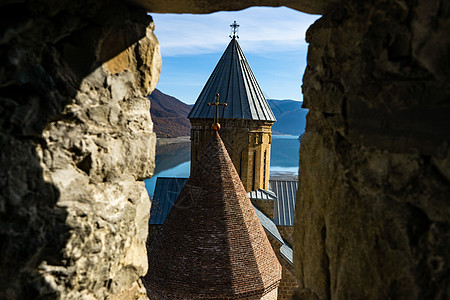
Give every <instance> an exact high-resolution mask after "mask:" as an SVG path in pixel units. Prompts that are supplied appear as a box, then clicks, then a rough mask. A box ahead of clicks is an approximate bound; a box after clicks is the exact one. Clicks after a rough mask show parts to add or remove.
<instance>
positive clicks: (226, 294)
mask: <svg viewBox="0 0 450 300" xmlns="http://www.w3.org/2000/svg"><path fill="white" fill-rule="evenodd" d="M280 279H281V266H280V264H279V262H278V260H277V258H276V256H275V254H274V252H273V249H272V247H271V245H270V243H269V241H268V239H267V237H266V235H265V233H264V229H263V228H262V226H261V223H260V222H259V220H258V217H257V216H256V213H255V210H254V209H253V206H252V204H251V202H250V200H249V198H248V196H247V193H246V191H245V189H244V186H243V185H242V183H241V181H240V179H239V176H238V174H237V172H236V170H235V168H234V166H233V163H232V161H231V159H230V157H229V155H228V153H227V151H226V149H225V146H224V144H223V142H222V140H221V139H220V137H219V135H218V133H217V132H214V135H213V137H212V140H211V142H210V143H209V144H208V146H207V147H206V148H205V151H204V152H203V154H202V156H201V158H200V159H199V160H198V163H197V164H196V165H195V168H194V170H193V171H192V173H191V176H190V178H189V179H188V181H187V182H186V184H185V186H184V188H183V190H182V191H181V193H180V195H179V197H178V199H177V201H176V202H175V204H174V207H173V208H172V210H171V211H170V213H169V215H168V216H167V219H166V221H165V222H164V224H163V225H162V229H161V232H160V234H158V235H157V236H156V237H155V239H154V240H153V242H152V243H151V246H150V250H149V272H148V274H147V275H146V276H145V278H144V283H145V285H146V288H147V290H148V291H149V293H150V294H151V295H154V296H156V297H157V298H162V299H183V298H188V299H198V298H201V299H239V298H246V299H259V298H260V297H261V296H263V295H265V294H267V293H268V292H270V291H271V290H273V289H274V288H276V287H277V286H278V283H279V281H280Z"/></svg>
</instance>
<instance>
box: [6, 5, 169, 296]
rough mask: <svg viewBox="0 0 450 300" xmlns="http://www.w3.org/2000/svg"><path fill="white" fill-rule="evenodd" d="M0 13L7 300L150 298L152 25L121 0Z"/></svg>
mask: <svg viewBox="0 0 450 300" xmlns="http://www.w3.org/2000/svg"><path fill="white" fill-rule="evenodd" d="M0 11H1V15H2V18H0V22H1V27H0V28H1V35H0V36H1V39H0V45H1V46H0V47H1V48H0V54H1V55H0V59H1V67H0V115H1V118H0V124H1V129H0V148H1V150H0V164H1V166H2V167H1V168H0V220H1V221H0V244H1V247H0V257H1V260H0V269H1V272H0V298H1V299H36V298H39V299H44V298H45V299H53V298H59V299H104V298H106V297H108V296H111V295H114V294H117V295H119V296H118V298H121V299H123V298H122V296H123V295H129V294H130V293H131V294H133V295H134V296H133V297H145V290H144V292H143V289H142V286H141V285H140V284H139V281H138V280H139V276H141V275H144V274H145V273H146V270H147V259H146V252H145V240H146V236H147V223H148V214H149V209H150V203H149V200H148V196H147V193H146V191H145V188H144V184H143V182H140V181H139V180H140V179H142V178H144V177H149V176H151V174H152V172H153V167H154V166H153V160H154V158H153V156H154V144H155V136H154V134H153V133H152V122H151V119H150V115H149V101H148V100H147V99H146V98H145V96H146V95H147V94H149V93H150V92H151V91H152V90H153V89H154V87H155V85H156V82H157V80H158V78H159V72H160V66H161V61H160V54H159V44H158V41H157V40H156V38H155V36H154V35H153V26H154V25H153V22H152V19H151V17H149V16H147V14H146V12H145V11H144V10H142V9H138V8H133V7H128V6H125V5H123V4H122V3H121V2H115V1H95V2H91V1H75V2H74V1H70V2H69V1H60V2H59V1H58V2H53V1H7V4H1V5H0ZM127 289H129V290H130V291H129V292H127V291H125V290H127ZM120 295H122V296H120ZM111 297H112V298H114V297H113V296H111Z"/></svg>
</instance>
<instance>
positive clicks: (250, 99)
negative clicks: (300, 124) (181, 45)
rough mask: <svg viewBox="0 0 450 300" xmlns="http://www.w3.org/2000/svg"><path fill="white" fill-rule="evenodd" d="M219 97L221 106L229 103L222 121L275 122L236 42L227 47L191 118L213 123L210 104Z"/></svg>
mask: <svg viewBox="0 0 450 300" xmlns="http://www.w3.org/2000/svg"><path fill="white" fill-rule="evenodd" d="M216 93H219V94H220V102H226V103H227V106H226V107H225V109H220V112H219V118H220V119H247V120H261V121H273V122H275V121H276V119H275V116H274V114H273V112H272V110H271V109H270V106H269V104H268V103H267V100H266V98H265V97H264V94H263V92H262V91H261V88H260V87H259V85H258V82H257V81H256V78H255V75H253V72H252V70H251V68H250V65H249V64H248V62H247V59H246V58H245V56H244V52H242V49H241V47H240V46H239V43H238V42H237V40H236V39H235V38H233V39H232V40H231V42H230V43H229V44H228V47H227V49H226V50H225V52H224V53H223V55H222V57H221V58H220V60H219V62H218V63H217V65H216V67H215V69H214V71H213V72H212V74H211V76H210V77H209V79H208V81H207V82H206V84H205V86H204V88H203V90H202V92H201V93H200V95H199V96H198V99H197V101H196V102H195V104H194V107H192V110H191V111H190V113H189V115H188V118H189V119H201V118H206V119H213V118H214V110H213V109H211V108H210V107H209V106H208V103H209V102H214V99H215V95H216Z"/></svg>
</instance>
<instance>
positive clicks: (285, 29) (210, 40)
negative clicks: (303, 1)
mask: <svg viewBox="0 0 450 300" xmlns="http://www.w3.org/2000/svg"><path fill="white" fill-rule="evenodd" d="M151 15H152V16H153V18H154V21H155V25H156V29H155V34H156V35H157V37H158V39H159V41H160V44H161V53H162V55H163V56H166V57H167V56H179V55H190V54H192V55H194V54H195V55H198V54H206V53H216V52H219V53H221V52H223V50H224V49H225V46H226V45H227V44H228V42H229V40H230V39H229V37H228V35H229V34H230V24H231V23H232V22H233V21H234V20H236V21H237V22H238V24H240V27H239V36H240V39H239V43H240V44H241V46H242V48H243V50H244V52H246V53H255V54H264V53H265V52H287V51H298V50H299V49H300V48H306V42H305V32H306V29H307V28H308V27H309V26H310V25H311V24H312V23H313V22H314V21H315V20H316V19H317V18H318V17H319V16H316V15H307V14H303V13H300V12H297V11H295V10H292V9H289V8H286V7H280V8H268V7H253V8H249V9H246V10H242V11H237V12H218V13H213V14H208V15H192V14H182V15H179V14H151Z"/></svg>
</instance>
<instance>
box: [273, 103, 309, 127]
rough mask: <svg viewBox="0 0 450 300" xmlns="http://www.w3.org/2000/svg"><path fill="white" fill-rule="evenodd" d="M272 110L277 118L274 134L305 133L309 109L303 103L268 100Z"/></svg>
mask: <svg viewBox="0 0 450 300" xmlns="http://www.w3.org/2000/svg"><path fill="white" fill-rule="evenodd" d="M267 102H268V103H269V106H270V108H271V109H272V111H273V114H274V115H275V118H277V121H276V122H275V124H273V126H272V133H274V134H290V135H300V134H302V133H303V132H304V131H305V126H306V114H307V113H308V110H307V109H304V108H302V103H303V102H301V101H294V100H274V99H268V100H267Z"/></svg>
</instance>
